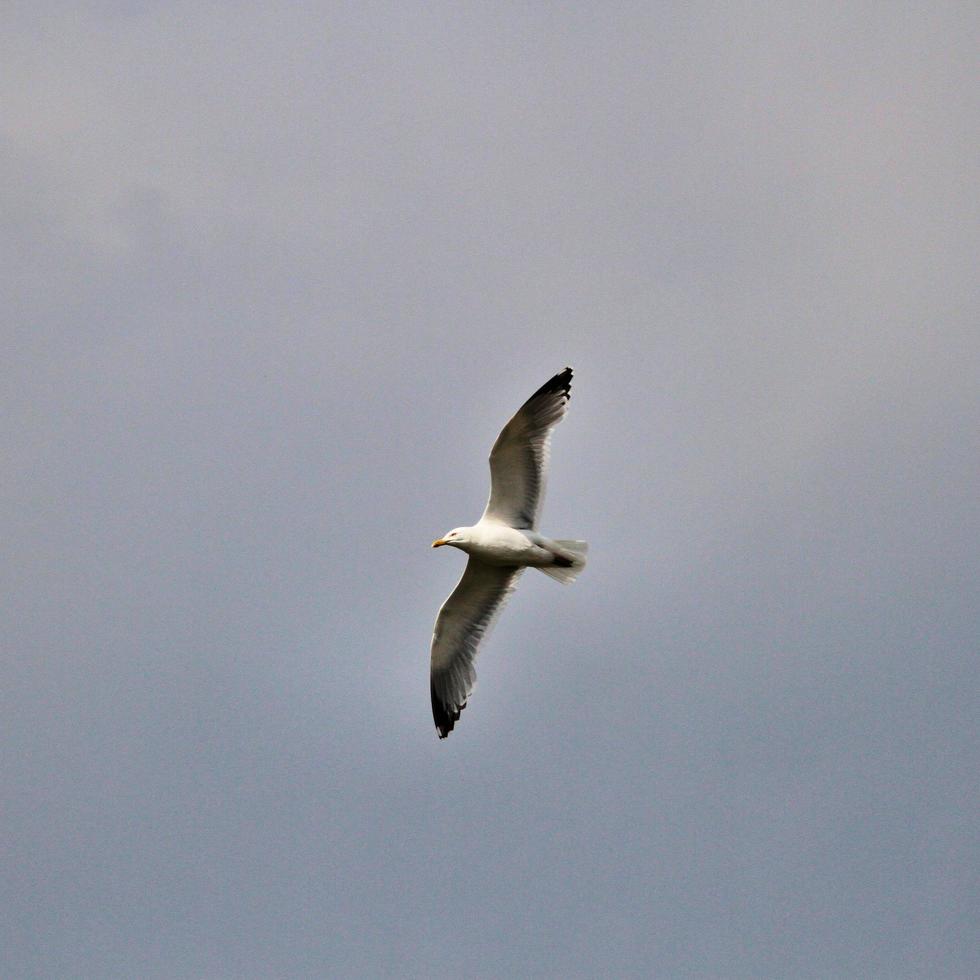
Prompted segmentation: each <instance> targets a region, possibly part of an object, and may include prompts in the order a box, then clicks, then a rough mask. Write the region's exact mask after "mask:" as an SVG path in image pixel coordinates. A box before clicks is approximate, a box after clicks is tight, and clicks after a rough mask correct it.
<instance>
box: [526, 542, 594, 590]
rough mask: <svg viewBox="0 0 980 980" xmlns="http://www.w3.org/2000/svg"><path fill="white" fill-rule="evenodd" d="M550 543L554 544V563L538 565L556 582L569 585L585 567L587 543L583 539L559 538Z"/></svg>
mask: <svg viewBox="0 0 980 980" xmlns="http://www.w3.org/2000/svg"><path fill="white" fill-rule="evenodd" d="M551 543H552V544H553V545H555V563H554V565H539V566H538V567H539V568H540V569H541V571H542V572H544V573H545V575H548V576H550V577H551V578H553V579H554V580H555V581H556V582H561V583H562V585H569V584H570V583H572V582H574V581H575V579H576V578H578V574H579V572H581V571H582V569H583V568H585V561H586V552H588V550H589V545H588V543H587V542H585V541H565V540H560V539H559V540H555V541H552V542H551Z"/></svg>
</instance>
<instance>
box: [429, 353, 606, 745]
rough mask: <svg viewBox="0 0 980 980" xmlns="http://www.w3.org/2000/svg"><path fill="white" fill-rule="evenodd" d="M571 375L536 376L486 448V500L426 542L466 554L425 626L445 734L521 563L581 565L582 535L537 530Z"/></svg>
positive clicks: (561, 575)
mask: <svg viewBox="0 0 980 980" xmlns="http://www.w3.org/2000/svg"><path fill="white" fill-rule="evenodd" d="M571 382H572V369H571V368H569V367H567V368H565V370H564V371H562V372H561V373H559V374H556V375H555V376H554V377H553V378H552V379H551V380H550V381H548V382H547V383H546V384H543V385H542V386H541V387H540V388H539V389H538V390H537V391H536V392H535V393H534V394H533V395H531V397H530V398H529V399H528V400H527V401H526V402H525V403H524V404H523V405H522V406H521V407H520V409H519V410H518V412H517V414H516V415H515V416H514V417H513V418H512V419H511V420H510V421H509V422H508V423H507V424H506V425H505V426H504V427H503V429H502V430H501V433H500V435H499V436H498V437H497V441H496V442H495V443H494V444H493V449H491V450H490V500H489V501H488V502H487V507H486V510H484V512H483V516H482V517H481V518H480V520H479V521H477V523H476V524H474V525H473V527H457V528H454V529H453V530H452V531H449V532H448V533H447V534H446V535H445V536H444V537H441V538H438V539H437V540H435V541H433V542H432V547H433V548H440V547H442V546H443V545H450V546H451V547H453V548H459V550H460V551H465V552H466V553H467V555H469V558H468V560H467V562H466V568H465V570H464V571H463V577H462V578H461V579H460V580H459V582H458V583H457V584H456V588H455V589H453V592H452V595H450V596H449V598H448V599H447V600H446V601H445V602H444V603H443V604H442V608H441V609H440V610H439V615H438V616H437V617H436V625H435V629H434V630H433V632H432V655H431V662H430V674H429V682H430V690H431V693H432V717H433V719H434V721H435V723H436V731H437V732H438V733H439V738H445V737H446V736H447V735H448V734H449V733H450V732H451V731H452V730H453V726H454V725H455V724H456V722H457V720H458V719H459V713H460V712H461V711H462V710H463V708H465V707H466V701H467V698H469V696H470V694H471V693H472V692H473V687H474V685H475V684H476V669H475V667H474V664H475V662H476V655H477V652H478V651H479V647H480V641H481V640H482V639H483V638H484V637H485V636H486V635H487V633H488V632H489V631H490V627H491V626H492V625H493V623H494V621H495V620H496V618H497V616H498V615H499V614H500V610H501V609H502V608H503V605H504V603H505V602H506V601H507V598H508V597H509V596H510V594H511V592H513V591H514V587H515V586H516V585H517V580H518V579H519V578H520V577H521V573H522V572H523V571H524V569H525V568H528V567H530V568H539V569H540V570H541V571H542V572H544V573H545V575H550V576H551V577H552V578H553V579H556V580H557V581H559V582H562V583H564V584H567V583H569V582H574V581H575V578H576V576H577V575H578V573H579V572H580V571H581V570H582V568H583V567H584V566H585V555H586V551H587V550H588V545H587V544H586V543H585V542H584V541H566V540H559V539H556V540H552V539H551V538H546V537H544V535H541V534H539V533H538V531H537V525H538V515H539V513H540V511H541V502H542V500H543V498H544V489H545V481H546V478H547V475H548V452H549V443H550V441H551V430H552V429H553V428H554V427H555V426H556V425H557V424H558V423H559V422H560V421H561V420H562V419H563V418H564V417H565V410H566V408H567V406H568V399H569V397H570V391H571Z"/></svg>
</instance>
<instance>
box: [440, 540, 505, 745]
mask: <svg viewBox="0 0 980 980" xmlns="http://www.w3.org/2000/svg"><path fill="white" fill-rule="evenodd" d="M522 571H523V569H521V568H513V567H501V566H498V565H487V564H485V563H484V562H481V561H478V560H477V559H475V558H470V559H469V561H467V563H466V569H465V570H464V571H463V576H462V578H461V579H460V580H459V582H458V583H457V584H456V588H455V589H453V591H452V594H451V595H450V596H449V598H448V599H447V600H446V601H445V602H444V603H443V604H442V608H441V609H440V610H439V615H438V616H437V617H436V625H435V629H434V630H433V633H432V655H431V664H430V673H429V688H430V692H431V694H432V717H433V720H434V721H435V723H436V729H437V730H438V732H439V737H440V738H445V737H446V736H447V735H448V734H449V733H450V732H451V731H452V730H453V726H454V725H455V723H456V720H457V719H458V718H459V713H460V712H461V711H462V710H463V708H465V707H466V700H467V698H468V697H469V696H470V694H471V693H472V691H473V687H474V685H475V684H476V668H475V666H474V665H475V663H476V655H477V652H478V650H479V646H480V641H481V640H482V639H483V638H484V636H486V635H487V633H488V632H489V631H490V628H491V627H492V626H493V623H494V621H495V620H496V618H497V616H498V615H499V614H500V611H501V609H503V606H504V603H505V602H506V601H507V598H508V596H509V595H510V594H511V592H513V591H514V586H515V585H516V584H517V579H518V578H519V577H520V574H521V572H522Z"/></svg>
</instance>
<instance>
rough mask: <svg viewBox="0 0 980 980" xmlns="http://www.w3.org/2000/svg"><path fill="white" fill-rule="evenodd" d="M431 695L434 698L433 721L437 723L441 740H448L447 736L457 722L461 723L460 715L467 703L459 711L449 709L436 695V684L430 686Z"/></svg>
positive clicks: (437, 730)
mask: <svg viewBox="0 0 980 980" xmlns="http://www.w3.org/2000/svg"><path fill="white" fill-rule="evenodd" d="M429 695H430V696H431V698H432V720H433V721H434V722H435V723H436V732H437V733H438V734H439V738H446V736H447V735H449V733H450V732H451V731H452V730H453V728H454V727H455V725H456V722H457V721H459V713H460V711H462V710H463V708H465V707H466V702H465V701H464V702H463V703H462V704H461V705H460V706H459V708H458V709H452V710H449V709H447V707H446V705H444V704H443V703H442V701H441V699H440V698H439V696H438V695H437V694H436V687H435V684H431V683H430V684H429Z"/></svg>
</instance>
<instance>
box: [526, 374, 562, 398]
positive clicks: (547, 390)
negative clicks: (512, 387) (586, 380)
mask: <svg viewBox="0 0 980 980" xmlns="http://www.w3.org/2000/svg"><path fill="white" fill-rule="evenodd" d="M571 392H572V369H571V368H570V367H567V368H565V370H564V371H559V372H558V374H556V375H555V376H554V377H553V378H552V379H551V380H550V381H546V382H545V383H544V384H543V385H541V387H540V388H538V390H537V391H536V392H535V393H534V394H533V395H531V398H537V397H538V395H558V394H561V395H564V396H565V400H566V401H568V399H569V398H571V397H572V394H571ZM529 400H530V399H529Z"/></svg>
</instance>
